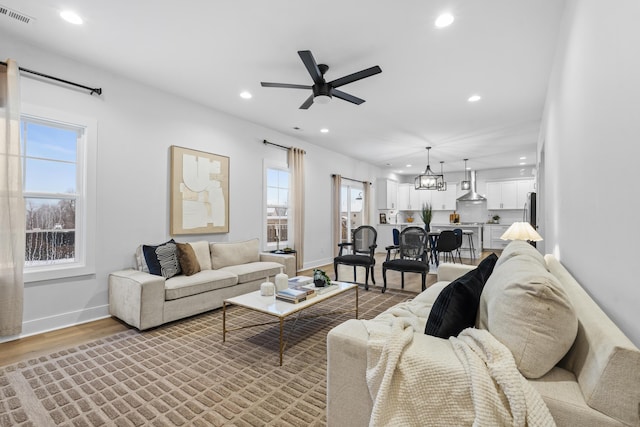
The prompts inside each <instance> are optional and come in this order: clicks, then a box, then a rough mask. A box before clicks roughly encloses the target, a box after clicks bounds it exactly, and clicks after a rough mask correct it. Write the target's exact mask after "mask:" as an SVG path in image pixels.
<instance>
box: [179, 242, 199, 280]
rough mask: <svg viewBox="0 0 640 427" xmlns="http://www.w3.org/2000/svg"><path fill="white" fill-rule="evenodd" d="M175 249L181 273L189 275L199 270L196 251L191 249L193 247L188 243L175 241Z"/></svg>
mask: <svg viewBox="0 0 640 427" xmlns="http://www.w3.org/2000/svg"><path fill="white" fill-rule="evenodd" d="M176 249H177V254H178V262H179V263H180V269H181V270H182V274H185V275H187V276H191V275H193V274H196V273H197V272H199V271H200V264H199V263H198V258H196V253H195V252H194V251H193V247H192V246H191V245H190V244H188V243H176Z"/></svg>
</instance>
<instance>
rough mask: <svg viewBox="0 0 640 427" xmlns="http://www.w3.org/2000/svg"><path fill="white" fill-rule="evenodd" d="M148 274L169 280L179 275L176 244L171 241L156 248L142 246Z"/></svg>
mask: <svg viewBox="0 0 640 427" xmlns="http://www.w3.org/2000/svg"><path fill="white" fill-rule="evenodd" d="M142 253H143V254H144V259H145V261H147V266H148V267H149V273H151V274H155V275H156V276H163V277H164V278H166V279H169V278H171V277H173V276H175V275H176V274H180V273H181V269H180V263H179V262H178V254H177V247H176V242H175V241H174V240H173V239H171V240H169V241H168V242H165V243H163V244H161V245H157V246H149V245H142Z"/></svg>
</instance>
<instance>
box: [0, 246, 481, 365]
mask: <svg viewBox="0 0 640 427" xmlns="http://www.w3.org/2000/svg"><path fill="white" fill-rule="evenodd" d="M490 253H491V252H483V253H482V255H481V256H480V258H479V259H478V258H476V259H475V260H470V259H465V258H462V261H463V263H464V264H473V265H477V264H478V262H480V260H482V259H484V257H486V256H487V255H489V254H490ZM384 260H385V255H384V254H377V255H376V267H375V271H374V274H375V278H376V285H377V286H378V287H382V263H383V262H384ZM319 268H321V269H322V270H324V271H326V272H327V274H328V275H329V277H331V278H332V279H333V278H334V272H333V264H331V265H325V266H321V267H319ZM298 274H299V275H301V276H303V275H306V276H311V275H313V269H310V270H303V271H300V272H298ZM338 277H339V279H340V280H344V281H353V270H352V269H351V268H350V267H347V266H341V267H340V269H339V270H338ZM356 281H357V282H359V283H364V272H363V271H362V268H359V269H358V271H357V279H356ZM435 281H436V275H435V274H429V275H428V276H427V287H428V286H430V285H432V284H433V283H435ZM369 284H370V285H372V283H371V281H370V282H369ZM387 286H388V288H389V289H400V273H396V272H387ZM420 288H421V283H420V275H419V274H406V275H405V290H406V291H409V292H416V293H417V292H420ZM370 292H380V289H379V288H374V287H371V288H370ZM127 329H131V327H130V326H128V325H127V324H125V323H123V322H121V321H120V320H118V319H116V318H113V317H111V318H106V319H101V320H96V321H93V322H88V323H84V324H82V325H77V326H72V327H69V328H64V329H59V330H56V331H51V332H45V333H43V334H39V335H34V336H31V337H27V338H21V339H18V340H14V341H10V342H6V343H1V344H0V366H6V365H10V364H13V363H16V362H18V361H20V360H24V359H28V358H36V357H38V356H41V355H45V354H48V353H51V352H55V351H60V350H64V349H66V348H69V347H74V346H77V345H80V344H82V343H85V342H89V341H93V340H97V339H100V338H103V337H106V336H109V335H112V334H115V333H118V332H122V331H125V330H127Z"/></svg>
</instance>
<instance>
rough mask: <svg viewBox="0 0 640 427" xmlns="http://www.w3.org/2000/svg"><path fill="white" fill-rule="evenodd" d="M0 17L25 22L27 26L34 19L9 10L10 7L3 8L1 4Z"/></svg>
mask: <svg viewBox="0 0 640 427" xmlns="http://www.w3.org/2000/svg"><path fill="white" fill-rule="evenodd" d="M0 15H4V16H8V17H9V18H13V19H15V20H18V21H20V22H24V23H25V24H28V23H29V22H31V21H33V18H32V17H30V16H28V15H25V14H24V13H20V12H17V11H15V10H13V9H9V8H8V7H5V6H2V5H1V4H0Z"/></svg>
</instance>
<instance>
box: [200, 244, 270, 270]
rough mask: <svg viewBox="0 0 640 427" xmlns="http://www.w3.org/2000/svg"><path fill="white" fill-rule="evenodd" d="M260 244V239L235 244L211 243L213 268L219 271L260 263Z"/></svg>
mask: <svg viewBox="0 0 640 427" xmlns="http://www.w3.org/2000/svg"><path fill="white" fill-rule="evenodd" d="M259 243H260V241H259V240H258V239H251V240H246V241H244V242H235V243H217V242H215V243H211V244H210V246H209V250H210V251H211V267H212V268H216V269H217V268H222V267H228V266H230V265H239V264H247V263H250V262H257V261H260V254H259Z"/></svg>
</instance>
